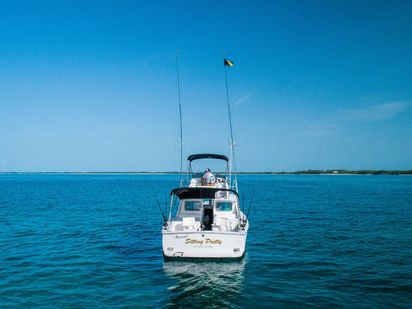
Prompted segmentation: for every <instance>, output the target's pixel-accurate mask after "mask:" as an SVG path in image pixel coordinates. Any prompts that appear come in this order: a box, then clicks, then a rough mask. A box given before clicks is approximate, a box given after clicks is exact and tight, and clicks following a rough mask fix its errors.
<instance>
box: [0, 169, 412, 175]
mask: <svg viewBox="0 0 412 309" xmlns="http://www.w3.org/2000/svg"><path fill="white" fill-rule="evenodd" d="M219 173H220V172H219ZM0 174H179V172H151V171H126V172H121V171H90V172H0ZM238 174H248V175H412V170H342V169H334V170H303V171H294V172H272V171H263V172H238Z"/></svg>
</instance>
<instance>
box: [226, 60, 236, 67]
mask: <svg viewBox="0 0 412 309" xmlns="http://www.w3.org/2000/svg"><path fill="white" fill-rule="evenodd" d="M223 64H224V65H225V66H227V67H233V66H234V65H235V64H234V63H233V62H232V61H230V60H228V59H226V58H223Z"/></svg>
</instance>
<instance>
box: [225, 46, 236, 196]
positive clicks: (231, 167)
mask: <svg viewBox="0 0 412 309" xmlns="http://www.w3.org/2000/svg"><path fill="white" fill-rule="evenodd" d="M222 56H223V67H224V71H225V85H226V100H227V111H228V116H229V131H230V156H231V160H230V165H229V182H230V184H231V185H232V172H233V178H234V180H233V185H232V186H233V187H235V189H236V190H237V179H236V159H235V142H234V138H233V126H232V112H231V107H230V96H229V83H228V78H227V67H228V66H229V67H233V62H231V61H228V60H227V59H226V57H225V53H224V51H223V50H222Z"/></svg>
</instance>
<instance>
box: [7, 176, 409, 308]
mask: <svg viewBox="0 0 412 309" xmlns="http://www.w3.org/2000/svg"><path fill="white" fill-rule="evenodd" d="M177 184H178V176H176V175H41V174H31V175H29V174H26V175H24V174H20V175H15V174H9V175H0V307H1V308H7V307H8V308H37V307H42V308H118V307H122V308H123V307H134V308H140V307H147V308H166V307H199V308H200V307H204V308H307V307H317V308H333V307H338V308H389V307H390V308H411V306H412V177H409V176H304V175H242V176H240V177H239V184H240V191H241V196H243V199H244V203H245V204H246V205H247V204H248V203H249V199H250V197H251V195H252V191H253V190H255V194H254V201H253V203H252V209H251V212H250V230H249V238H248V244H247V254H246V256H245V258H244V259H243V260H241V261H233V262H217V261H172V262H166V261H164V260H163V256H162V249H161V237H160V225H161V215H160V212H159V209H158V208H157V206H156V199H155V195H156V194H157V196H158V198H159V200H160V201H161V203H162V204H164V203H165V200H166V199H167V198H168V193H169V191H170V190H171V189H172V188H173V187H175V186H176V185H177ZM246 207H247V206H246Z"/></svg>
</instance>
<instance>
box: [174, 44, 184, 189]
mask: <svg viewBox="0 0 412 309" xmlns="http://www.w3.org/2000/svg"><path fill="white" fill-rule="evenodd" d="M176 72H177V95H178V99H179V125H180V141H179V144H180V187H183V178H182V176H183V125H182V102H181V97H180V71H179V49H176Z"/></svg>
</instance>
